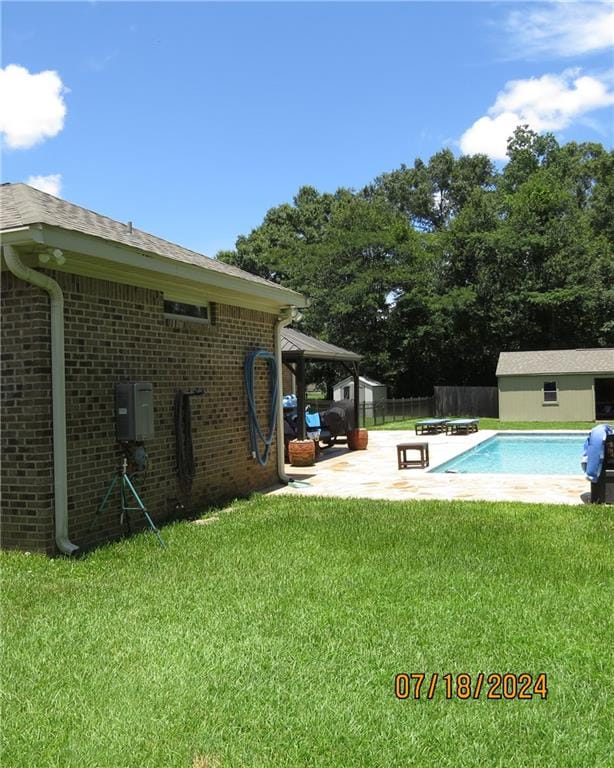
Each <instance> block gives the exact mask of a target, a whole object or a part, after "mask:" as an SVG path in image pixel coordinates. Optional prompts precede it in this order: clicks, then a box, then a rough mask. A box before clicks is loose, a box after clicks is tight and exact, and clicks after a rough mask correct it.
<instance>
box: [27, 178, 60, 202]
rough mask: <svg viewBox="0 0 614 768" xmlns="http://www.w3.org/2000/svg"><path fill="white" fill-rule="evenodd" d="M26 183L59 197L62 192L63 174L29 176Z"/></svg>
mask: <svg viewBox="0 0 614 768" xmlns="http://www.w3.org/2000/svg"><path fill="white" fill-rule="evenodd" d="M26 184H29V185H30V186H31V187H36V189H40V190H41V192H47V193H48V194H50V195H55V197H59V196H60V195H61V194H62V174H61V173H52V174H50V175H49V176H28V178H27V179H26Z"/></svg>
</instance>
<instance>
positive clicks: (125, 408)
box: [115, 381, 154, 443]
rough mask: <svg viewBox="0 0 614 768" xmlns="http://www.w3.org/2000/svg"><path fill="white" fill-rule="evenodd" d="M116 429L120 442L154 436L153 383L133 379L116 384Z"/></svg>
mask: <svg viewBox="0 0 614 768" xmlns="http://www.w3.org/2000/svg"><path fill="white" fill-rule="evenodd" d="M115 431H116V435H117V440H118V442H120V443H129V442H141V441H142V440H149V439H150V438H152V437H153V435H154V423H153V384H150V383H145V382H134V381H132V382H122V383H120V384H116V385H115Z"/></svg>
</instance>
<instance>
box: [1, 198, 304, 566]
mask: <svg viewBox="0 0 614 768" xmlns="http://www.w3.org/2000/svg"><path fill="white" fill-rule="evenodd" d="M0 210H1V219H0V230H1V234H0V237H1V242H2V458H3V460H2V478H1V479H2V496H3V499H2V524H1V539H0V542H1V544H2V546H3V547H16V548H22V549H28V550H38V551H42V552H47V553H49V554H52V553H54V552H57V551H58V550H59V551H61V552H64V553H66V554H72V553H74V552H78V551H82V550H83V549H86V548H88V547H89V546H91V545H93V544H95V543H98V542H102V541H105V540H108V539H112V538H116V537H117V536H119V535H120V534H121V533H122V531H123V528H122V525H121V522H120V516H119V500H118V498H117V489H116V493H115V495H114V496H113V498H112V499H111V500H110V503H109V507H108V509H107V510H106V511H105V512H104V513H101V514H97V510H98V507H99V505H100V502H101V499H102V498H103V496H104V493H105V491H106V489H107V488H108V487H109V482H110V480H111V479H112V477H113V476H114V473H116V471H117V467H118V464H120V463H121V462H120V460H121V457H122V449H121V443H118V435H117V433H116V425H117V422H118V421H119V417H118V414H119V413H120V412H124V411H125V408H124V407H123V406H122V408H120V409H119V410H118V408H117V405H116V400H115V398H116V396H117V385H118V384H122V383H123V384H126V383H128V384H129V383H131V382H132V383H135V382H136V383H145V384H147V385H150V386H149V387H145V388H144V389H143V388H142V387H141V390H139V392H141V391H142V392H144V393H145V395H146V397H147V400H146V401H144V405H146V406H147V408H148V409H149V408H151V407H153V419H150V416H151V413H149V411H148V413H147V414H146V416H147V418H145V419H144V423H145V425H146V428H147V429H148V430H149V431H151V430H153V433H152V434H151V435H150V436H149V437H148V438H147V440H145V441H144V447H145V448H146V452H147V454H148V456H149V461H148V464H147V469H146V471H145V472H140V473H139V475H138V478H137V480H135V482H136V483H137V485H138V491H139V493H140V495H141V497H142V498H143V500H144V501H145V503H146V505H147V508H148V510H149V511H150V512H151V515H152V517H153V518H154V519H155V520H156V521H163V520H165V519H168V518H172V517H176V516H178V515H179V516H180V515H183V514H186V513H189V512H190V511H194V512H196V513H198V512H199V511H201V510H203V509H204V508H206V506H207V505H208V504H210V503H214V502H218V501H222V500H224V499H227V498H231V497H235V496H238V495H242V494H247V493H249V492H250V491H252V490H254V489H257V488H263V487H267V486H270V485H272V484H274V483H275V482H276V481H277V473H278V468H279V465H278V463H277V462H276V460H275V456H276V451H275V449H276V444H275V443H276V442H277V441H276V439H275V440H274V443H273V445H272V451H271V455H270V460H269V461H268V463H267V464H266V465H265V466H261V465H260V463H259V462H258V461H257V460H256V459H255V457H254V454H253V451H252V449H251V447H250V438H249V435H250V427H249V420H248V397H247V389H246V384H245V376H244V374H245V367H246V359H247V357H248V355H249V354H250V353H252V352H254V351H256V350H260V351H262V352H263V353H267V354H268V355H269V362H267V363H266V364H263V363H258V365H257V366H256V375H255V377H254V381H255V384H254V391H255V402H256V403H257V407H258V413H259V414H260V416H261V418H262V426H263V427H264V429H265V431H266V430H268V429H269V427H270V426H271V425H270V414H271V411H272V401H271V391H272V390H271V380H270V379H271V368H272V365H271V364H270V361H271V359H272V356H273V355H274V354H275V356H276V357H277V363H278V372H279V374H280V372H281V341H280V331H281V328H282V327H283V326H284V325H287V324H288V323H289V322H291V319H292V316H293V314H295V308H296V307H303V306H305V304H306V301H305V299H304V297H303V296H301V295H300V294H298V293H296V292H295V291H291V290H289V289H286V288H283V287H281V286H279V285H276V284H274V283H271V282H269V281H267V280H263V279H262V278H259V277H256V276H254V275H251V274H249V273H247V272H244V271H242V270H240V269H238V268H236V267H234V266H231V265H228V264H224V263H222V262H219V261H217V260H215V259H210V258H207V257H206V256H203V255H201V254H199V253H195V252H193V251H190V250H188V249H186V248H182V247H181V246H179V245H175V244H173V243H170V242H168V241H166V240H163V239H160V238H158V237H154V236H153V235H150V234H148V233H146V232H143V231H141V230H138V229H136V228H134V227H133V226H132V224H130V223H128V224H124V223H121V222H119V221H114V220H113V219H109V218H107V217H105V216H102V215H100V214H98V213H94V212H92V211H89V210H86V209H84V208H81V207H80V206H77V205H73V204H72V203H69V202H66V201H64V200H61V199H59V198H56V197H53V196H52V195H48V194H45V193H43V192H41V191H39V190H36V189H33V188H32V187H29V186H27V185H25V184H4V185H2V187H1V188H0ZM280 378H281V376H280V375H279V379H280ZM135 391H136V390H135ZM126 393H127V394H126ZM124 394H125V395H126V397H127V398H128V399H127V402H128V403H129V402H130V397H132V394H134V393H133V390H132V389H130V388H128V389H127V390H126V392H124ZM139 396H140V395H139ZM188 404H189V407H187V406H188ZM279 408H280V410H281V405H280V406H279ZM189 411H191V423H188V422H187V421H186V419H187V418H188V415H187V414H188V412H189ZM189 433H191V439H190V440H189V445H188V443H187V442H186V441H187V440H188V436H189ZM135 437H138V435H135ZM277 456H279V451H277ZM192 459H193V461H192ZM281 467H282V468H283V446H282V450H281ZM137 517H138V515H137Z"/></svg>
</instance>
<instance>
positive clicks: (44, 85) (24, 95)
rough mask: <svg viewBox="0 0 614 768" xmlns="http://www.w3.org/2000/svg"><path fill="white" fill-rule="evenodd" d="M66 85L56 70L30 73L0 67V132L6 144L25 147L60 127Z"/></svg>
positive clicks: (17, 66)
mask: <svg viewBox="0 0 614 768" xmlns="http://www.w3.org/2000/svg"><path fill="white" fill-rule="evenodd" d="M66 90H67V89H66V88H65V87H64V84H63V83H62V80H61V79H60V76H59V75H58V73H57V72H53V71H51V70H47V71H45V72H38V73H36V74H32V73H31V72H28V70H27V69H26V68H25V67H20V66H19V65H17V64H9V65H8V66H7V67H5V68H4V69H0V104H1V105H2V111H1V112H0V132H1V133H3V134H4V139H5V141H6V144H7V146H9V147H11V148H12V149H28V148H29V147H33V146H34V145H35V144H38V143H39V142H41V141H44V140H45V139H47V138H49V137H51V136H56V135H57V134H58V133H59V132H60V131H61V130H62V128H63V127H64V117H65V115H66V104H65V103H64V99H63V94H64V93H65V92H66Z"/></svg>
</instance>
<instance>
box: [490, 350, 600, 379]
mask: <svg viewBox="0 0 614 768" xmlns="http://www.w3.org/2000/svg"><path fill="white" fill-rule="evenodd" d="M542 373H544V374H546V373H548V374H554V373H558V374H562V373H611V374H612V375H614V348H606V347H603V348H595V349H546V350H539V351H535V352H501V354H500V355H499V364H498V365H497V376H530V375H535V374H542Z"/></svg>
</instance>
